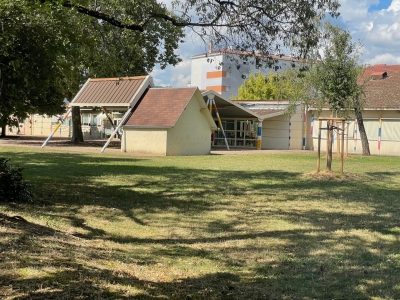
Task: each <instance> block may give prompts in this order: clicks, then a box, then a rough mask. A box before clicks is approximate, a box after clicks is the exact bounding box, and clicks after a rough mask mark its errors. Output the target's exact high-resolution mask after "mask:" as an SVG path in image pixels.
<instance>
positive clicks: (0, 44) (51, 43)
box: [0, 1, 63, 136]
mask: <svg viewBox="0 0 400 300" xmlns="http://www.w3.org/2000/svg"><path fill="white" fill-rule="evenodd" d="M0 4H1V6H0V23H1V27H0V31H1V34H0V74H1V77H0V125H1V127H2V136H5V134H6V130H5V127H6V126H7V125H17V124H18V119H21V118H24V117H25V116H26V114H27V113H34V112H37V113H42V114H44V113H48V114H56V113H60V112H61V111H62V109H63V108H62V103H63V102H62V100H63V95H62V76H60V72H59V71H60V69H59V67H58V65H57V61H58V60H59V57H58V53H59V51H60V49H62V47H63V44H62V42H63V41H62V38H61V37H60V36H59V35H57V24H55V22H54V20H52V19H49V18H46V17H45V16H44V15H43V14H36V15H35V14H32V11H31V7H27V6H20V5H19V2H18V1H2V2H0Z"/></svg>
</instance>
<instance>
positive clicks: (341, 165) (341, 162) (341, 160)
mask: <svg viewBox="0 0 400 300" xmlns="http://www.w3.org/2000/svg"><path fill="white" fill-rule="evenodd" d="M342 129H343V130H342V152H341V153H340V174H343V159H344V121H342Z"/></svg>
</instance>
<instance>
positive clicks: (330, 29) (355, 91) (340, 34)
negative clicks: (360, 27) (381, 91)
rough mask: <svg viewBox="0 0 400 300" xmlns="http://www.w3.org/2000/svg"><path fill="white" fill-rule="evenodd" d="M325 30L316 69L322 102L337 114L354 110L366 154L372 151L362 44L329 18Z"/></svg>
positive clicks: (317, 85)
mask: <svg viewBox="0 0 400 300" xmlns="http://www.w3.org/2000/svg"><path fill="white" fill-rule="evenodd" d="M323 33H324V39H323V41H324V42H325V43H324V45H323V47H322V51H321V52H320V53H319V55H318V63H316V65H315V72H313V81H314V86H315V88H316V90H317V91H318V92H319V93H320V95H321V96H322V97H321V102H320V106H321V105H322V104H325V103H327V104H328V105H329V107H330V108H331V110H332V111H333V113H334V114H335V115H336V116H346V115H347V114H348V112H349V110H354V112H355V115H356V118H357V122H358V126H359V132H360V136H361V142H362V148H363V155H370V150H369V144H368V138H367V134H366V132H365V127H364V122H363V118H362V107H363V102H362V96H363V95H364V90H365V83H360V82H359V78H360V75H361V74H362V73H363V69H364V68H363V67H362V66H360V65H359V64H358V63H359V50H360V48H361V44H360V43H353V42H352V39H351V35H350V33H349V32H348V31H346V30H343V29H341V28H339V27H338V26H333V25H332V24H330V23H329V22H326V23H325V24H324V31H323Z"/></svg>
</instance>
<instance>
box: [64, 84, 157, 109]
mask: <svg viewBox="0 0 400 300" xmlns="http://www.w3.org/2000/svg"><path fill="white" fill-rule="evenodd" d="M152 86H153V82H152V80H151V77H150V76H136V77H123V78H90V79H88V80H87V81H86V83H85V84H84V86H83V87H82V88H81V90H80V91H79V92H78V94H77V95H76V96H75V98H74V99H73V100H72V102H71V103H70V106H81V107H83V106H91V107H94V106H102V107H112V108H114V109H115V108H125V109H126V108H128V107H133V106H134V105H135V104H136V102H137V101H138V100H139V99H140V97H141V95H142V94H143V92H144V91H145V90H146V89H147V88H149V87H152Z"/></svg>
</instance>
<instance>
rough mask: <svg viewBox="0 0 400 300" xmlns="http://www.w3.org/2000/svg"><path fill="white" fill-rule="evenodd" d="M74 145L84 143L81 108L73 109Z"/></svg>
mask: <svg viewBox="0 0 400 300" xmlns="http://www.w3.org/2000/svg"><path fill="white" fill-rule="evenodd" d="M71 142H72V143H74V144H78V143H83V133H82V123H81V109H80V108H79V106H74V107H72V138H71Z"/></svg>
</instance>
